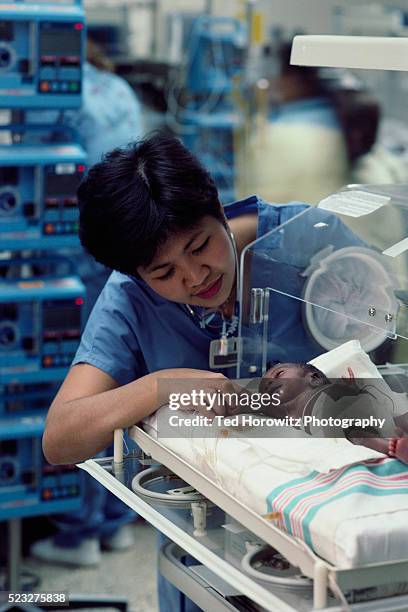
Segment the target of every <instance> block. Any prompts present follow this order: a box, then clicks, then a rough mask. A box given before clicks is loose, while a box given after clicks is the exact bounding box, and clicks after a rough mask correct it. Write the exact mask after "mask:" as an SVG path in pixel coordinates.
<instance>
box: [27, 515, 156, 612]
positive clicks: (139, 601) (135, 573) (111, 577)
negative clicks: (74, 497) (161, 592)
mask: <svg viewBox="0 0 408 612" xmlns="http://www.w3.org/2000/svg"><path fill="white" fill-rule="evenodd" d="M132 528H133V529H134V530H135V542H136V543H135V545H134V547H133V548H131V549H130V550H127V551H125V552H104V553H103V554H102V561H101V564H100V565H99V566H98V567H93V568H85V569H84V568H80V569H74V568H68V567H65V568H64V567H62V566H56V565H54V566H53V565H50V564H48V563H42V562H40V561H35V560H33V559H30V558H27V559H24V568H25V569H27V570H28V571H31V572H33V573H35V574H36V575H37V576H38V577H39V578H40V579H41V585H40V587H39V589H40V590H41V591H46V590H50V591H59V590H62V591H68V592H69V593H72V594H75V593H78V594H81V595H92V594H97V595H102V594H104V593H105V594H107V595H110V596H114V595H118V596H120V597H125V598H127V600H128V605H129V612H157V611H158V605H157V596H156V568H157V550H156V539H157V537H156V531H155V530H154V529H152V527H151V526H150V525H149V524H148V523H145V522H144V521H143V520H141V519H139V520H138V521H137V522H136V523H134V525H133V526H132ZM109 610H111V608H109Z"/></svg>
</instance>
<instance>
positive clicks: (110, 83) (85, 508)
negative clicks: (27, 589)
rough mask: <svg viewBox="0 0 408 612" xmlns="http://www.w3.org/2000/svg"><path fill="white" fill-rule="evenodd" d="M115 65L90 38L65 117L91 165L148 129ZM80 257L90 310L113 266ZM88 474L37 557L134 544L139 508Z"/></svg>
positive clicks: (85, 555)
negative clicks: (74, 106)
mask: <svg viewBox="0 0 408 612" xmlns="http://www.w3.org/2000/svg"><path fill="white" fill-rule="evenodd" d="M112 70H113V64H112V63H111V62H110V60H109V59H108V58H107V57H106V56H105V55H104V54H103V53H102V51H101V50H100V48H99V47H98V46H97V45H96V44H95V43H93V42H92V41H91V40H89V39H88V46H87V62H86V63H85V65H84V73H83V102H82V106H81V108H80V109H79V110H78V111H77V110H75V111H65V112H64V113H63V117H62V121H63V124H64V125H66V126H68V127H69V128H71V129H72V130H73V131H74V132H75V133H76V134H77V138H78V140H79V143H80V144H81V145H82V146H83V147H84V149H85V150H86V152H87V154H88V166H89V167H90V166H92V165H93V164H95V163H97V162H99V161H100V160H101V159H102V157H103V155H104V154H105V153H107V152H108V151H110V150H111V149H113V148H114V147H118V146H122V145H126V144H127V143H128V142H129V141H130V140H134V139H136V138H140V137H141V135H142V132H143V125H142V110H141V105H140V102H139V100H138V98H137V97H136V95H135V93H134V92H133V90H132V89H131V87H130V86H129V84H128V83H127V82H126V81H125V80H124V79H122V78H121V77H119V76H117V75H115V74H113V72H112ZM50 112H51V113H52V112H54V111H45V113H44V111H38V112H36V113H31V121H33V122H35V121H39V120H41V119H42V120H44V119H45V120H47V119H49V118H50V117H46V115H47V116H48V115H49V114H50ZM70 254H71V255H72V253H67V255H70ZM74 257H75V267H76V272H77V273H78V274H79V276H80V277H81V279H82V281H83V282H84V284H85V286H86V291H87V301H86V305H87V315H89V313H90V312H91V310H92V308H93V306H94V304H95V302H96V300H97V298H98V296H99V294H100V292H101V290H102V289H103V287H104V285H105V283H106V281H107V279H108V277H109V275H110V273H111V271H110V270H109V269H108V268H106V267H105V266H103V265H101V264H99V263H97V262H96V261H95V260H94V259H93V258H92V257H90V256H89V255H88V254H87V253H86V252H85V251H84V250H82V249H81V250H79V251H77V252H75V253H74ZM108 454H109V450H108ZM82 477H83V478H84V481H85V483H84V487H83V489H84V500H83V504H82V508H81V510H79V511H78V512H74V513H71V514H69V515H59V516H57V517H55V518H54V519H53V522H54V524H55V525H56V527H57V530H58V531H57V533H56V535H55V536H54V537H52V538H47V539H45V540H40V541H37V542H35V543H34V544H33V545H32V547H31V550H30V553H31V555H32V556H34V557H36V558H37V559H40V560H42V561H46V562H51V563H63V564H71V565H75V566H90V565H97V564H98V563H99V562H100V559H101V548H102V547H104V548H106V549H108V550H124V549H126V548H128V547H129V546H131V545H132V544H133V541H134V538H133V533H132V531H131V529H130V526H129V523H130V522H131V521H132V520H134V518H135V513H134V512H133V511H132V510H130V509H129V508H128V507H127V506H126V505H125V504H123V503H122V502H121V501H119V500H118V499H117V497H116V496H114V495H112V494H111V493H109V492H108V491H107V490H106V488H105V487H103V486H102V485H100V484H98V483H97V482H96V481H95V479H94V478H91V477H90V476H88V475H87V474H85V473H83V475H82Z"/></svg>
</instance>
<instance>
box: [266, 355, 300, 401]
mask: <svg viewBox="0 0 408 612" xmlns="http://www.w3.org/2000/svg"><path fill="white" fill-rule="evenodd" d="M308 388H310V376H309V375H308V373H307V372H306V373H305V372H304V370H303V368H302V367H301V366H299V365H298V364H296V363H279V364H278V365H276V366H273V368H270V369H269V370H268V371H267V372H266V373H265V375H264V377H263V378H262V380H261V383H260V385H259V391H260V392H261V393H269V394H273V393H277V394H278V395H279V397H280V405H281V406H283V405H284V404H286V403H287V402H289V401H292V400H294V399H296V398H297V397H299V396H300V395H301V394H302V393H303V392H304V391H305V390H306V389H308Z"/></svg>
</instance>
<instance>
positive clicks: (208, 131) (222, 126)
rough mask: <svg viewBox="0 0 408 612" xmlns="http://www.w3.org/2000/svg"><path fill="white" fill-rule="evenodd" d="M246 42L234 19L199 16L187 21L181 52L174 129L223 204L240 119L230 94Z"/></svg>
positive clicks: (229, 195)
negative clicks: (181, 95) (180, 100)
mask: <svg viewBox="0 0 408 612" xmlns="http://www.w3.org/2000/svg"><path fill="white" fill-rule="evenodd" d="M246 44H247V36H246V26H245V24H244V23H243V22H242V21H240V20H239V19H232V18H227V17H210V16H201V17H198V18H196V19H195V20H194V22H193V25H192V27H191V34H190V39H189V44H188V47H187V50H186V54H187V63H186V66H185V75H184V79H185V84H184V86H185V90H186V97H187V102H186V104H185V107H184V108H183V110H182V111H181V112H180V113H179V116H178V119H179V121H180V126H179V129H180V133H181V136H182V138H183V141H184V144H185V145H186V146H187V147H188V148H189V149H190V150H191V151H192V152H193V153H194V154H195V155H197V156H198V157H199V159H200V160H201V161H202V162H203V164H204V165H205V166H206V168H207V169H208V170H209V172H210V173H211V175H212V176H213V178H214V180H215V183H216V185H217V188H218V190H219V193H220V198H221V201H222V202H224V203H227V202H231V201H232V200H233V199H234V182H235V159H234V138H235V132H236V130H237V129H238V127H239V126H240V125H241V123H242V118H241V116H240V114H239V112H238V109H237V100H236V97H237V95H238V84H239V81H240V78H241V76H242V72H243V65H244V56H245V52H246Z"/></svg>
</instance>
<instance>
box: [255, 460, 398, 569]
mask: <svg viewBox="0 0 408 612" xmlns="http://www.w3.org/2000/svg"><path fill="white" fill-rule="evenodd" d="M267 508H268V511H269V512H274V513H276V515H277V517H279V518H278V524H279V526H280V527H281V528H283V529H285V530H286V531H287V532H288V533H290V534H292V535H294V536H297V537H298V538H301V539H302V540H304V541H305V542H306V543H307V544H308V545H309V546H310V547H311V548H313V549H314V550H315V551H316V552H317V553H321V552H322V550H321V549H322V546H321V542H320V540H321V538H322V532H325V533H326V534H329V533H330V534H331V535H332V536H333V538H334V539H336V540H337V546H338V545H339V542H340V541H341V537H340V535H341V533H342V532H347V531H349V533H344V544H345V546H346V547H349V550H348V551H347V549H346V550H345V551H344V552H345V553H346V556H347V557H354V556H360V555H359V551H358V548H362V547H363V548H364V547H365V548H367V547H368V548H369V547H370V542H369V535H370V533H371V530H370V528H369V526H370V522H372V523H373V526H374V522H375V521H373V516H376V517H377V518H378V516H379V515H380V514H382V513H387V512H392V513H393V515H392V516H390V517H389V519H387V518H386V516H384V520H383V521H381V523H379V524H378V525H377V529H378V527H380V526H382V527H383V529H384V531H383V533H382V534H381V533H377V534H376V536H375V537H376V538H377V539H378V538H379V537H380V538H382V539H383V544H384V547H385V549H386V550H393V554H392V558H393V559H397V558H404V556H405V557H407V558H408V522H407V523H406V529H403V521H404V520H407V521H408V466H406V465H404V464H403V463H400V462H399V461H396V460H395V459H389V458H384V459H374V460H371V461H365V462H362V463H359V464H356V465H352V466H349V467H347V466H346V467H343V468H341V469H338V470H333V471H331V472H329V473H326V474H325V473H321V472H317V471H312V472H311V473H310V474H308V475H307V476H303V477H300V478H294V479H292V480H288V481H287V482H285V483H284V484H281V485H279V486H278V487H276V488H274V489H272V491H271V492H270V493H269V495H268V496H267ZM399 513H402V514H401V516H398V514H399ZM403 517H405V519H404V518H403ZM400 518H401V519H402V521H401V524H399V523H400V521H399V519H400ZM359 521H360V522H361V521H365V522H366V527H367V530H368V532H369V533H365V532H363V533H360V534H358V531H359V529H358V527H357V523H358V522H359ZM390 521H393V527H394V530H391V529H390V528H389V525H388V526H387V522H388V523H389V522H390ZM401 529H402V531H401ZM353 532H354V533H355V535H356V539H355V540H354V544H353V545H351V544H350V542H351V538H350V535H351V534H352V533H353ZM399 537H402V539H403V540H404V542H401V544H403V548H405V553H404V550H402V548H401V546H399V545H398V538H399ZM327 545H329V546H330V543H328V542H326V546H327ZM350 546H351V548H350ZM398 551H400V553H401V555H402V557H400V556H399V554H398ZM347 553H348V554H347ZM350 553H351V555H350ZM389 560H390V559H389ZM375 561H376V558H375V557H374V558H373V559H372V562H373V563H374V562H375Z"/></svg>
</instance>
